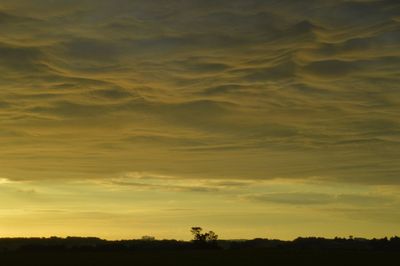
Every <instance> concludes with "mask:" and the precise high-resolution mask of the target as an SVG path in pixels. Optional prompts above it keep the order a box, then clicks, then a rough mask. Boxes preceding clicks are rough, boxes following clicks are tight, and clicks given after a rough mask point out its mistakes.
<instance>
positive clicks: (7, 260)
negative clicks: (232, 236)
mask: <svg viewBox="0 0 400 266" xmlns="http://www.w3.org/2000/svg"><path fill="white" fill-rule="evenodd" d="M399 258H400V253H398V252H394V251H392V252H382V251H381V252H379V251H372V252H366V251H310V250H305V251H298V250H297V251H294V250H263V249H259V250H182V251H131V252H128V251H121V252H119V251H104V252H98V251H96V252H80V251H73V252H71V251H70V252H67V251H64V252H43V251H36V252H33V251H30V252H7V253H3V254H1V255H0V264H1V265H4V266H8V265H35V266H36V265H38V266H39V265H54V266H55V265H85V266H98V265H115V266H118V265H396V266H397V265H399V261H400V260H399Z"/></svg>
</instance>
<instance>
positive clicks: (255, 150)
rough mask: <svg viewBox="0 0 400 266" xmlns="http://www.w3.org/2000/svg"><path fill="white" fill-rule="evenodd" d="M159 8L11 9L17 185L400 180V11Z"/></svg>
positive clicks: (8, 62) (1, 52)
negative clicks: (145, 178) (127, 177)
mask: <svg viewBox="0 0 400 266" xmlns="http://www.w3.org/2000/svg"><path fill="white" fill-rule="evenodd" d="M161 2H162V1H161ZM161 2H160V1H155V2H148V1H134V2H132V1H124V0H118V1H116V2H115V1H114V2H113V3H111V2H110V1H105V0H104V1H92V0H85V1H56V2H54V1H53V2H51V1H50V2H49V1H45V0H39V1H35V3H33V2H32V1H25V0H18V1H2V3H1V4H0V29H1V31H2V36H0V70H1V73H2V78H1V81H0V86H1V92H0V96H1V98H0V99H1V100H0V119H1V121H2V123H1V125H0V136H1V139H0V144H1V145H2V147H4V149H3V150H2V154H1V155H0V162H1V164H2V165H4V167H3V166H2V171H3V172H4V175H5V176H7V177H8V178H15V179H21V178H35V179H36V178H54V177H57V176H58V177H69V178H78V177H87V178H90V177H95V176H103V175H104V176H109V175H117V174H118V173H121V172H130V171H151V172H153V171H154V172H160V173H166V174H171V175H174V174H177V175H185V176H188V177H196V176H209V177H210V178H211V177H218V178H226V177H229V178H252V179H270V178H275V177H283V178H284V177H290V178H306V177H308V176H323V177H324V178H327V179H330V180H335V181H341V182H361V183H367V184H379V183H385V184H397V183H398V181H399V178H398V174H399V172H400V171H399V170H400V168H399V165H400V162H399V158H400V156H399V150H400V144H399V141H400V139H399V137H398V136H399V127H400V125H399V117H398V113H399V108H398V106H399V104H400V102H399V100H398V99H400V97H399V85H398V84H400V83H399V78H398V76H399V69H400V68H399V66H400V60H399V52H398V51H399V49H398V48H399V45H400V34H399V33H400V31H399V29H400V25H399V17H398V13H399V11H400V7H399V5H398V3H397V2H396V1H339V0H338V1H312V0H309V1H298V2H295V1H289V0H288V1H279V3H278V2H276V1H257V0H252V1H239V0H237V1H224V0H221V1H195V0H192V1H184V3H183V2H182V1H168V4H167V3H164V2H163V3H161ZM60 159H62V166H61V163H60V162H59V161H58V160H60ZM61 167H62V168H63V170H64V171H63V172H64V173H63V174H62V173H60V168H61ZM322 197H323V196H322ZM305 198H307V197H305ZM310 201H311V202H312V199H310Z"/></svg>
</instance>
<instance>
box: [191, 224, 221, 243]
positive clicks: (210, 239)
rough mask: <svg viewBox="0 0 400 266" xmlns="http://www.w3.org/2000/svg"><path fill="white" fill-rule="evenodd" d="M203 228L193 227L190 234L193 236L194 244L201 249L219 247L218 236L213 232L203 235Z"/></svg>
mask: <svg viewBox="0 0 400 266" xmlns="http://www.w3.org/2000/svg"><path fill="white" fill-rule="evenodd" d="M202 231H203V228H201V227H198V226H196V227H192V228H191V230H190V232H191V233H192V234H193V242H194V243H195V244H196V245H197V246H199V247H208V248H211V247H217V240H218V235H217V234H215V233H214V232H213V231H208V232H206V233H202Z"/></svg>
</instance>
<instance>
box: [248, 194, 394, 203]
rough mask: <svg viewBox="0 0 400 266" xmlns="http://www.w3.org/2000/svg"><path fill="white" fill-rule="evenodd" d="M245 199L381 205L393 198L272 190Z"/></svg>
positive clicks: (391, 200) (392, 200) (267, 201)
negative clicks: (271, 191)
mask: <svg viewBox="0 0 400 266" xmlns="http://www.w3.org/2000/svg"><path fill="white" fill-rule="evenodd" d="M246 198H247V199H250V200H255V201H259V202H266V203H278V204H289V205H299V206H301V205H304V206H307V205H327V204H330V205H331V204H344V205H345V206H369V207H371V206H382V205H385V204H391V203H393V202H394V201H395V198H394V197H392V196H387V195H382V194H378V195H369V194H354V193H353V194H329V193H317V192H273V193H266V194H259V195H251V196H247V197H246Z"/></svg>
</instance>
